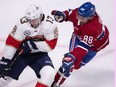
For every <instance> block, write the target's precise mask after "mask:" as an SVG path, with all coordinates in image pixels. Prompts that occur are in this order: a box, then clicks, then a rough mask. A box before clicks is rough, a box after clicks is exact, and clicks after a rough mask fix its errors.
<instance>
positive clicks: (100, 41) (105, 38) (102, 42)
mask: <svg viewBox="0 0 116 87" xmlns="http://www.w3.org/2000/svg"><path fill="white" fill-rule="evenodd" d="M103 27H104V31H103V32H101V34H100V35H99V36H98V38H97V39H96V40H95V41H94V42H93V47H92V48H91V50H94V51H100V50H101V49H103V48H105V47H106V46H107V45H108V44H109V31H108V29H107V27H106V26H104V25H103Z"/></svg>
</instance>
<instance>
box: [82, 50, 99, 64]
mask: <svg viewBox="0 0 116 87" xmlns="http://www.w3.org/2000/svg"><path fill="white" fill-rule="evenodd" d="M96 54H97V52H95V51H89V52H88V54H87V55H86V56H85V57H84V58H83V59H82V62H81V64H80V66H85V65H86V64H87V63H88V62H90V61H91V60H92V59H93V58H94V57H95V55H96Z"/></svg>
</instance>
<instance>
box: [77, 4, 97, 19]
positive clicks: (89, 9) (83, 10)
mask: <svg viewBox="0 0 116 87" xmlns="http://www.w3.org/2000/svg"><path fill="white" fill-rule="evenodd" d="M95 12H96V10H95V6H94V5H93V4H92V3H91V2H86V3H84V4H82V5H81V6H80V7H79V8H78V14H79V15H80V16H82V17H91V16H93V15H94V14H95Z"/></svg>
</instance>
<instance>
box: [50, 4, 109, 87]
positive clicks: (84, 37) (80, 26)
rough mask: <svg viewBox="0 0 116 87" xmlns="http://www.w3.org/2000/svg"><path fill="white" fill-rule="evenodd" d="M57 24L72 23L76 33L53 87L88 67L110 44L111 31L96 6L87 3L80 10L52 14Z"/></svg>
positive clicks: (54, 11)
mask: <svg viewBox="0 0 116 87" xmlns="http://www.w3.org/2000/svg"><path fill="white" fill-rule="evenodd" d="M51 14H52V15H54V18H55V20H56V21H57V22H59V23H61V22H63V21H66V22H67V21H70V22H72V24H73V28H74V32H73V33H72V38H71V40H70V46H69V52H68V53H66V54H64V58H63V60H62V65H61V67H60V68H59V70H58V72H57V74H56V76H55V79H54V82H53V84H52V87H59V86H60V85H61V84H63V82H64V81H65V80H66V78H68V77H69V76H70V74H71V72H72V71H73V70H74V69H79V68H80V67H81V66H84V65H86V64H87V63H88V62H89V61H90V60H91V59H93V58H94V56H95V55H96V54H97V52H99V51H100V50H102V49H103V48H105V47H106V46H107V45H108V44H109V31H108V29H107V27H106V26H105V25H104V24H103V23H102V21H101V19H100V17H99V15H98V14H97V12H96V9H95V5H94V4H92V3H91V2H85V3H84V4H82V5H81V6H80V7H79V8H75V9H69V10H65V11H58V10H53V11H52V12H51Z"/></svg>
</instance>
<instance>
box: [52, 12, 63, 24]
mask: <svg viewBox="0 0 116 87" xmlns="http://www.w3.org/2000/svg"><path fill="white" fill-rule="evenodd" d="M51 14H52V15H54V19H55V20H56V21H57V22H63V21H64V20H65V14H64V13H63V12H61V11H57V10H53V11H52V12H51Z"/></svg>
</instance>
